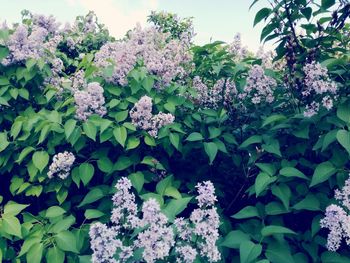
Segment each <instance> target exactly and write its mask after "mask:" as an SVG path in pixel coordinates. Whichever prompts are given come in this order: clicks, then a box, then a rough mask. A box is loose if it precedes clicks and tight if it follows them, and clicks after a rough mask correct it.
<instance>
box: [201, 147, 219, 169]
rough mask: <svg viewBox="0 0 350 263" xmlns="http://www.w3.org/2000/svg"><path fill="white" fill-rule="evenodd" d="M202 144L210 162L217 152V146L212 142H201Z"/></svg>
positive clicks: (210, 162)
mask: <svg viewBox="0 0 350 263" xmlns="http://www.w3.org/2000/svg"><path fill="white" fill-rule="evenodd" d="M203 146H204V150H205V152H206V153H207V155H208V157H209V164H212V163H213V161H214V160H215V157H216V155H217V153H218V147H217V145H216V144H215V143H214V142H205V143H203Z"/></svg>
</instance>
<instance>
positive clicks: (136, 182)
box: [128, 172, 145, 193]
mask: <svg viewBox="0 0 350 263" xmlns="http://www.w3.org/2000/svg"><path fill="white" fill-rule="evenodd" d="M128 178H129V179H130V181H131V183H132V185H133V186H134V187H135V189H136V191H137V192H138V193H140V192H141V190H142V187H143V185H144V183H145V177H144V175H143V173H141V172H136V173H132V174H130V175H129V176H128Z"/></svg>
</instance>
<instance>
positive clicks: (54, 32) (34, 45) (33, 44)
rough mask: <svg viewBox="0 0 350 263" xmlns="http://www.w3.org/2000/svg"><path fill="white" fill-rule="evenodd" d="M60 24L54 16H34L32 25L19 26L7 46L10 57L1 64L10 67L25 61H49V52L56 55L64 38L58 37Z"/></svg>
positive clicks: (6, 43)
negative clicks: (56, 50) (58, 46)
mask: <svg viewBox="0 0 350 263" xmlns="http://www.w3.org/2000/svg"><path fill="white" fill-rule="evenodd" d="M59 25H60V24H59V23H57V22H56V20H55V18H54V17H53V16H48V17H47V16H44V15H32V24H31V25H30V26H28V25H26V24H20V25H18V26H17V27H16V28H15V29H14V31H13V33H12V34H11V35H10V37H9V39H8V40H6V41H5V43H4V44H5V45H6V46H7V48H8V49H9V51H10V52H9V55H8V56H7V57H6V58H4V59H3V60H2V61H1V63H2V64H3V65H4V66H8V65H11V64H15V63H22V62H24V61H25V60H27V59H29V58H32V59H40V58H43V59H45V60H47V56H46V54H47V52H49V53H54V51H55V49H56V48H57V45H58V43H59V42H60V41H61V39H62V37H61V36H60V35H58V28H59Z"/></svg>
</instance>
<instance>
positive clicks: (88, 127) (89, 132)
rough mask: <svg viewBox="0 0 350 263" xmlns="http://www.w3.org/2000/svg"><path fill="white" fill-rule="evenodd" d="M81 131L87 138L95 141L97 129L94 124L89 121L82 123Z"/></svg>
mask: <svg viewBox="0 0 350 263" xmlns="http://www.w3.org/2000/svg"><path fill="white" fill-rule="evenodd" d="M83 131H84V132H85V134H86V136H87V137H89V138H90V139H91V140H93V141H96V134H97V128H96V126H95V124H93V123H92V122H90V121H86V122H84V123H83Z"/></svg>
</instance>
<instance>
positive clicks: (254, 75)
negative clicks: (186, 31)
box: [238, 65, 277, 104]
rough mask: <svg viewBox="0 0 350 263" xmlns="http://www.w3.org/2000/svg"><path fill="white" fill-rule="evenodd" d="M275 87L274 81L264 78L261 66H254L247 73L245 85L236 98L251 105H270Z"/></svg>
mask: <svg viewBox="0 0 350 263" xmlns="http://www.w3.org/2000/svg"><path fill="white" fill-rule="evenodd" d="M276 86H277V83H276V81H275V80H274V79H273V78H271V77H269V76H266V75H265V72H264V69H263V68H262V67H261V66H259V65H254V66H253V67H252V68H251V69H250V70H249V72H248V77H247V83H246V85H245V87H244V89H243V92H242V93H240V94H239V95H238V98H240V99H242V100H243V99H249V100H250V101H251V102H252V103H253V104H260V103H264V102H267V103H272V102H273V101H274V99H275V98H274V89H275V88H276Z"/></svg>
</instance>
